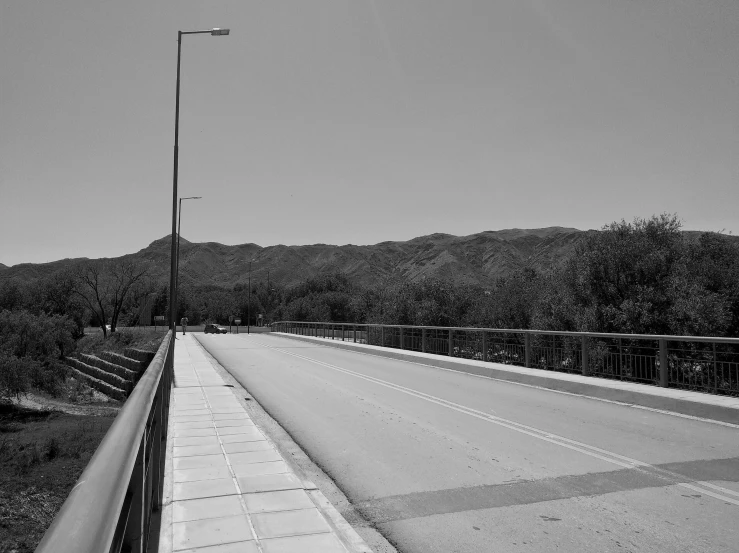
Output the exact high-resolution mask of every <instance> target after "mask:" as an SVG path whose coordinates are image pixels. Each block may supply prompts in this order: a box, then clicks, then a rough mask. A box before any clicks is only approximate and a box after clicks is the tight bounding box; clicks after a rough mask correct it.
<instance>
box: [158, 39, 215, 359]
mask: <svg viewBox="0 0 739 553" xmlns="http://www.w3.org/2000/svg"><path fill="white" fill-rule="evenodd" d="M229 32H230V31H229V30H228V29H217V28H216V29H210V30H207V31H177V93H176V96H175V112H174V171H173V176H172V248H171V252H170V267H169V328H170V330H171V331H172V338H174V337H175V334H176V332H175V329H176V324H177V323H176V321H175V317H176V316H177V313H175V309H176V307H177V242H175V233H176V232H177V170H178V167H179V163H178V162H179V150H180V147H179V137H180V61H181V59H182V35H199V34H205V33H210V34H211V35H212V36H226V35H228V34H229ZM178 237H179V235H178ZM170 347H171V348H172V351H174V339H173V340H172V341H171V346H170Z"/></svg>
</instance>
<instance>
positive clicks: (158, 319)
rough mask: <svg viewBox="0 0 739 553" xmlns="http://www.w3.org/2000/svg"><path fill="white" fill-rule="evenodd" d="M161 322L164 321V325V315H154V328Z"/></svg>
mask: <svg viewBox="0 0 739 553" xmlns="http://www.w3.org/2000/svg"><path fill="white" fill-rule="evenodd" d="M159 323H162V326H164V315H154V330H156V329H157V326H159Z"/></svg>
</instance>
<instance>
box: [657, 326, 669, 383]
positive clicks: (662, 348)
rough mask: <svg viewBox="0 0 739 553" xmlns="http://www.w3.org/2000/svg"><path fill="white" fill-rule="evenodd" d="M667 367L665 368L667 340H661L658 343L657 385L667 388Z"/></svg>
mask: <svg viewBox="0 0 739 553" xmlns="http://www.w3.org/2000/svg"><path fill="white" fill-rule="evenodd" d="M668 377H669V367H668V366H667V340H665V339H664V338H661V339H660V341H659V385H660V386H661V387H662V388H667V385H668Z"/></svg>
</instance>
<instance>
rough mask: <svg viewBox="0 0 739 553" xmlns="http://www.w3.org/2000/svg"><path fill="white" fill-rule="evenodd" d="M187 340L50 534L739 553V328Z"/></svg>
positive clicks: (184, 547)
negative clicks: (735, 331) (696, 332)
mask: <svg viewBox="0 0 739 553" xmlns="http://www.w3.org/2000/svg"><path fill="white" fill-rule="evenodd" d="M272 330H273V332H270V333H260V334H243V333H242V334H238V335H237V334H226V335H204V334H195V335H193V334H187V335H186V336H183V335H181V334H180V335H177V336H176V340H173V339H172V336H171V335H167V337H166V338H165V340H164V341H163V343H162V345H161V347H160V349H159V351H158V352H157V355H156V357H155V358H154V360H153V361H152V363H151V365H150V366H149V369H147V371H146V373H145V374H144V376H143V377H142V378H141V380H140V381H139V383H138V385H137V386H136V388H135V389H134V391H133V393H132V394H131V396H130V397H129V399H128V401H127V402H126V404H125V405H124V407H123V408H122V410H121V412H120V414H119V416H118V417H117V419H116V421H115V422H114V424H113V426H112V427H111V429H110V431H109V432H108V435H106V437H105V439H104V440H103V442H102V443H101V445H100V447H99V448H98V451H97V452H96V454H95V456H94V457H93V458H92V460H91V461H90V463H89V465H88V467H87V469H86V470H85V472H84V473H83V475H82V476H81V477H80V480H79V482H78V483H77V485H76V486H75V488H74V489H73V491H72V493H71V494H70V496H69V498H68V499H67V501H66V503H65V504H64V506H63V507H62V510H61V511H60V513H59V514H58V516H57V518H56V519H55V521H54V523H53V524H52V526H51V527H50V528H49V530H48V531H47V533H46V535H45V536H44V539H43V541H42V543H41V544H40V545H39V547H38V549H37V551H41V552H50V551H54V552H67V551H69V552H72V551H74V552H93V551H140V552H143V551H162V552H169V551H198V552H201V553H210V552H216V551H218V552H225V551H229V552H231V551H234V552H235V551H249V552H251V551H264V552H267V553H274V552H278V551H282V552H288V551H301V552H311V551H325V552H333V551H336V552H353V551H361V552H368V551H376V552H379V551H393V550H397V551H401V552H404V553H405V552H421V551H423V552H428V551H439V552H442V551H443V552H450V551H460V552H467V551H470V552H478V551H519V550H520V551H527V552H528V551H532V552H533V551H535V552H544V551H553V550H562V551H727V552H729V551H736V544H737V543H739V528H737V525H736V523H735V521H736V520H737V515H738V514H739V397H738V396H739V354H738V353H737V352H738V351H739V348H738V347H737V346H739V339H731V338H704V337H700V338H697V337H681V336H645V335H626V334H621V335H617V334H602V333H601V334H594V333H563V332H544V331H524V330H515V329H514V330H510V329H478V328H468V329H462V328H439V327H408V326H391V325H353V324H337V323H312V322H281V323H277V324H275V325H273V327H272Z"/></svg>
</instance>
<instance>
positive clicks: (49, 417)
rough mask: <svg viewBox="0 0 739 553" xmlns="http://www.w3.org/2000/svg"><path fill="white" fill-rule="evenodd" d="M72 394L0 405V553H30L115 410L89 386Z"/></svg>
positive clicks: (116, 406) (37, 396) (29, 397)
mask: <svg viewBox="0 0 739 553" xmlns="http://www.w3.org/2000/svg"><path fill="white" fill-rule="evenodd" d="M70 381H71V382H70V386H74V387H75V388H76V389H79V388H82V386H81V385H80V384H79V383H75V382H74V381H73V379H70ZM74 397H75V398H76V399H77V400H78V401H77V402H75V403H72V402H70V401H69V400H68V399H67V400H62V399H55V398H52V397H47V396H44V395H40V394H29V395H27V396H26V397H23V398H21V399H20V400H18V401H14V402H13V403H10V404H8V403H0V553H11V552H13V553H31V552H32V551H34V549H35V548H36V545H38V542H39V541H40V540H41V538H42V537H43V535H44V532H45V531H46V529H47V528H48V527H49V526H50V525H51V522H52V520H53V519H54V517H55V516H56V514H57V512H58V511H59V509H60V508H61V506H62V504H63V503H64V500H65V499H66V498H67V495H68V494H69V491H70V490H71V489H72V487H73V486H74V484H75V483H76V481H77V479H78V478H79V477H80V475H81V474H82V471H83V470H84V469H85V467H86V466H87V463H88V462H89V460H90V458H91V457H92V455H93V453H95V450H96V449H97V447H98V445H99V444H100V442H101V441H102V439H103V436H105V433H106V432H107V431H108V428H109V427H110V425H111V424H112V423H113V420H114V419H115V416H116V415H117V414H118V411H119V409H120V404H119V403H118V402H115V401H111V400H109V399H107V398H106V397H105V396H103V395H101V394H98V393H97V392H95V391H94V390H91V389H87V390H84V391H83V392H82V393H76V394H74Z"/></svg>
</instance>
